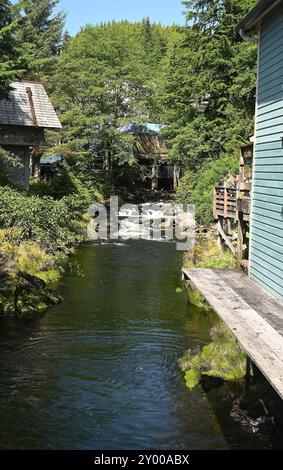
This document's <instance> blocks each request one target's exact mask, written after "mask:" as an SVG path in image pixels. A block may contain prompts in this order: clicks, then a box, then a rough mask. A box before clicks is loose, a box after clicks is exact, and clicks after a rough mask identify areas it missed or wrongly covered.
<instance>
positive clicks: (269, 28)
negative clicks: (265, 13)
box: [261, 8, 283, 39]
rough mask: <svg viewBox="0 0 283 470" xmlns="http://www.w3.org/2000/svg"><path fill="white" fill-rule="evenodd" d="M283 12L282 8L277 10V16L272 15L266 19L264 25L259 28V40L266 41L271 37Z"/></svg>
mask: <svg viewBox="0 0 283 470" xmlns="http://www.w3.org/2000/svg"><path fill="white" fill-rule="evenodd" d="M282 12H283V10H282V8H280V9H278V10H277V15H275V16H274V15H272V16H271V17H270V18H266V19H265V21H264V23H263V24H262V28H261V38H262V39H268V37H270V36H272V35H273V32H274V30H275V29H276V28H277V27H278V25H280V24H282V23H281V14H282Z"/></svg>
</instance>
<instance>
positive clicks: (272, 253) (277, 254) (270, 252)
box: [251, 242, 283, 267]
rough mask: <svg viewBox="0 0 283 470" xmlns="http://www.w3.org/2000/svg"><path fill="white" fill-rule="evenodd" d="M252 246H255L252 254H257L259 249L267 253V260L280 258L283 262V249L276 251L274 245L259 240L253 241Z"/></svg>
mask: <svg viewBox="0 0 283 470" xmlns="http://www.w3.org/2000/svg"><path fill="white" fill-rule="evenodd" d="M252 248H253V251H252V254H251V256H256V253H257V251H258V252H259V251H260V252H262V253H265V256H266V259H267V260H268V259H270V260H271V259H278V260H279V261H281V263H282V262H283V256H282V251H278V250H277V251H276V250H274V249H273V248H272V247H270V246H267V245H266V244H264V243H259V242H253V243H252ZM251 267H252V263H251Z"/></svg>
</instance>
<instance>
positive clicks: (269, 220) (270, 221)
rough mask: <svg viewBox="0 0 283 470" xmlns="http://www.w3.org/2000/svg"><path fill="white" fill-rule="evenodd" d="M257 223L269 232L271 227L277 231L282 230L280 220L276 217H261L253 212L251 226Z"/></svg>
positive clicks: (261, 215)
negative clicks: (263, 225)
mask: <svg viewBox="0 0 283 470" xmlns="http://www.w3.org/2000/svg"><path fill="white" fill-rule="evenodd" d="M257 223H262V224H265V225H266V226H267V227H268V229H269V230H272V228H273V227H274V228H278V229H279V230H283V226H282V220H280V219H279V218H278V217H277V218H276V217H275V218H274V217H269V216H268V215H263V214H260V213H258V212H257V211H254V213H253V224H257Z"/></svg>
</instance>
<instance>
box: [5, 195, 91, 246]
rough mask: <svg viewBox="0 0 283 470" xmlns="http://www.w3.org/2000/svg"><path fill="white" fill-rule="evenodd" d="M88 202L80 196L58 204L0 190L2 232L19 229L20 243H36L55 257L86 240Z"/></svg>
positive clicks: (67, 197)
mask: <svg viewBox="0 0 283 470" xmlns="http://www.w3.org/2000/svg"><path fill="white" fill-rule="evenodd" d="M86 208H87V201H86V199H84V198H82V197H81V196H79V195H71V196H66V197H63V198H62V199H61V200H59V201H55V200H54V199H52V198H51V197H47V196H46V197H42V198H40V197H37V196H29V195H27V194H25V193H22V192H20V191H17V190H15V189H11V188H9V187H3V188H1V189H0V228H2V229H9V228H11V227H17V229H18V235H17V237H18V242H23V241H35V242H37V243H38V244H39V245H40V246H41V247H42V248H43V249H45V250H47V251H49V252H51V253H54V252H56V251H58V250H59V251H68V249H69V248H71V247H72V246H74V245H76V244H78V243H80V242H82V241H83V240H84V238H85V226H84V220H83V217H82V214H83V213H84V212H85V210H86Z"/></svg>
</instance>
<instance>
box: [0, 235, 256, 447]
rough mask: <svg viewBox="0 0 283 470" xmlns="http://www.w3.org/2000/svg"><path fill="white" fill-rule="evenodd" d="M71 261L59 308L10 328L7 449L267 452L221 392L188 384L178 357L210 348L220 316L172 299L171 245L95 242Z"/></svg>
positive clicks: (177, 259)
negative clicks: (232, 449) (237, 422)
mask: <svg viewBox="0 0 283 470" xmlns="http://www.w3.org/2000/svg"><path fill="white" fill-rule="evenodd" d="M74 261H75V262H76V263H77V265H78V266H79V267H80V269H79V270H70V272H67V273H66V275H65V276H64V279H63V280H62V282H61V284H60V290H61V291H62V295H63V296H64V298H65V301H64V303H63V304H61V305H58V306H54V307H52V308H51V309H50V310H49V312H48V313H47V315H46V316H45V317H44V318H43V319H41V320H39V321H36V322H33V323H28V324H21V323H17V322H14V321H13V320H5V321H3V320H2V323H1V332H0V336H1V338H0V358H1V359H0V413H1V421H0V447H1V448H2V449H154V448H155V449H176V450H177V449H225V448H229V447H236V448H257V447H258V446H259V447H260V445H261V444H260V443H259V440H257V438H256V437H255V436H250V433H248V432H247V431H244V430H242V429H241V427H240V426H239V425H235V423H233V422H232V419H230V414H229V410H228V408H229V406H230V407H231V399H230V398H229V397H228V399H227V400H226V399H222V396H223V395H222V391H221V390H220V389H219V390H217V389H214V390H213V391H211V392H209V393H208V394H207V393H205V392H204V390H203V389H202V388H201V387H198V388H197V389H195V390H194V391H193V392H189V391H188V390H187V389H186V387H185V384H184V381H183V377H182V375H181V373H180V371H179V369H178V364H177V362H178V359H179V358H180V357H181V356H182V354H183V352H184V351H185V350H186V349H188V348H191V347H196V346H202V345H205V344H207V342H208V341H209V330H210V328H211V326H212V325H213V322H214V321H215V319H214V317H213V316H211V315H209V314H202V313H201V312H199V311H198V310H197V309H195V308H194V307H191V306H188V305H187V296H186V292H182V293H179V294H178V293H177V292H176V289H177V288H178V287H179V286H180V272H181V265H182V253H178V252H177V251H176V249H175V245H174V244H166V243H153V242H145V241H135V242H127V243H126V244H125V245H124V246H115V245H102V246H101V245H100V246H97V245H94V244H89V245H86V246H84V247H82V248H80V249H79V250H78V252H77V254H76V257H75V260H74ZM75 271H76V272H75ZM81 273H83V275H82V274H81Z"/></svg>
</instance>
